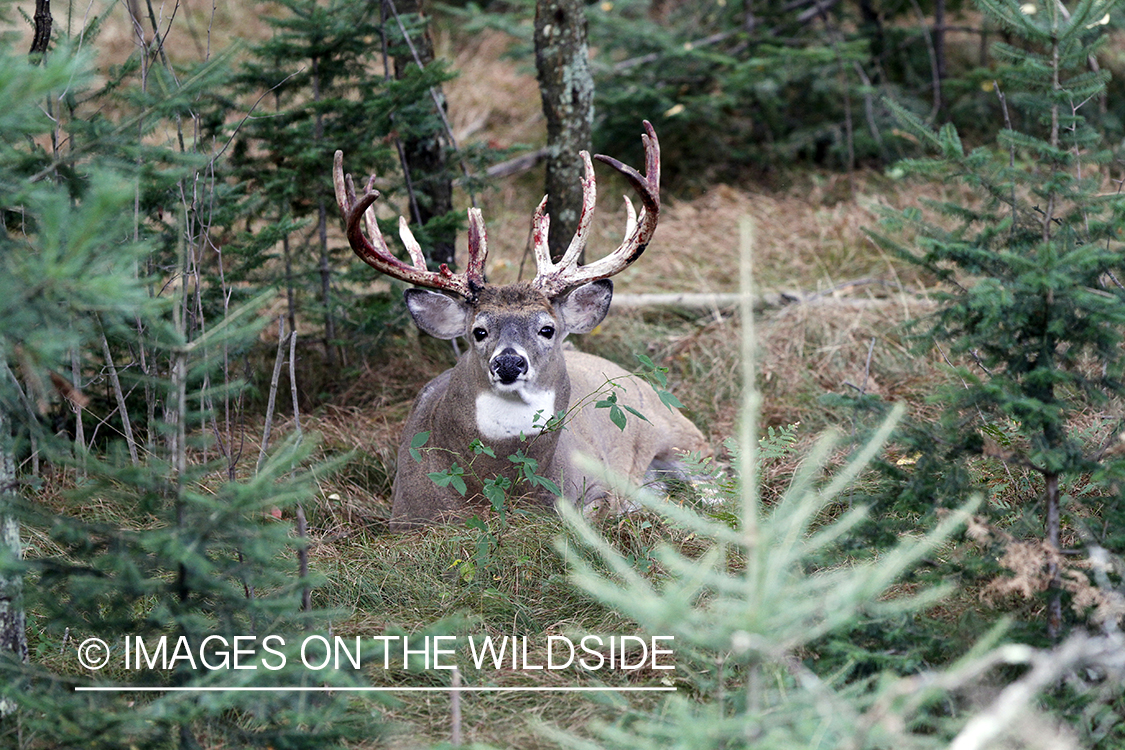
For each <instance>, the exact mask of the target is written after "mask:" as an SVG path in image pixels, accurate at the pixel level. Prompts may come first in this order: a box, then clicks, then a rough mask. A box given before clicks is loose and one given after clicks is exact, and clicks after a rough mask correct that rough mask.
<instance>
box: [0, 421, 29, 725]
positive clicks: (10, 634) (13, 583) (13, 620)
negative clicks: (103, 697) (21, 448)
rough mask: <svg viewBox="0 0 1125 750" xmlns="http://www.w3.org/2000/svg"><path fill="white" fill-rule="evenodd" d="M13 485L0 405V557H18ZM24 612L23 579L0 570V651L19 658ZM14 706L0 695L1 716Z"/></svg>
mask: <svg viewBox="0 0 1125 750" xmlns="http://www.w3.org/2000/svg"><path fill="white" fill-rule="evenodd" d="M15 488H16V462H15V457H14V456H13V455H12V441H11V434H10V427H9V426H8V421H7V415H6V414H5V413H4V411H3V409H0V557H3V558H8V559H12V560H19V559H20V557H21V556H22V547H21V546H20V527H19V522H18V521H16V518H15V516H13V515H11V513H10V512H9V509H8V497H9V496H10V495H11V494H13V493H14V492H15ZM25 624H26V622H25V619H24V612H23V580H22V578H21V577H20V576H19V575H18V574H15V575H7V574H5V573H3V572H0V654H2V653H7V652H11V653H14V654H15V655H16V657H17V658H18V659H19V660H20V661H24V662H26V661H27V629H26V627H25ZM15 708H16V706H15V705H14V704H13V703H12V702H11V701H9V700H7V699H0V716H6V715H7V714H10V713H12V711H14V710H15Z"/></svg>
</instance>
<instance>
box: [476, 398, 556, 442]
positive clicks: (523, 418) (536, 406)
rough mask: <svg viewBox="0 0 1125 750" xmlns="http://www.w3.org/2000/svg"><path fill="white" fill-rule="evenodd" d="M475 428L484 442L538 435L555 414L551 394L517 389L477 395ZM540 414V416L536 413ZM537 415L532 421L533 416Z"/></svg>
mask: <svg viewBox="0 0 1125 750" xmlns="http://www.w3.org/2000/svg"><path fill="white" fill-rule="evenodd" d="M476 406H477V429H478V430H480V434H481V437H483V438H485V439H486V440H505V439H507V438H518V437H519V436H520V434H521V433H522V434H524V435H529V436H530V435H538V434H539V433H540V432H542V431H543V426H544V425H545V424H546V423H547V420H548V419H550V418H551V417H553V416H554V415H555V392H554V391H553V390H546V391H540V390H533V389H530V388H518V389H513V390H510V391H506V392H504V393H497V392H496V391H492V390H487V391H485V392H483V393H481V394H479V395H478V396H477V404H476ZM540 412H541V414H540ZM536 414H540V416H539V419H538V420H536V418H535V415H536Z"/></svg>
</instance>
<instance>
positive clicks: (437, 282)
mask: <svg viewBox="0 0 1125 750" xmlns="http://www.w3.org/2000/svg"><path fill="white" fill-rule="evenodd" d="M332 179H333V182H334V183H335V186H336V202H337V203H338V204H340V210H341V211H342V212H343V214H344V223H345V224H346V226H347V234H348V243H349V244H351V246H352V250H354V251H355V253H356V255H358V256H359V257H360V258H361V259H362V260H363V262H365V263H367V265H369V266H371V267H372V268H374V269H375V270H376V271H379V272H381V273H385V274H386V275H388V276H390V277H392V278H396V279H399V280H400V281H405V282H407V283H409V284H417V285H418V286H424V287H429V288H431V289H442V290H445V291H449V292H454V293H456V294H459V295H461V296H462V297H464V298H465V299H467V300H475V299H476V298H477V295H478V294H480V290H481V288H482V287H483V286H484V262H485V259H486V258H487V257H488V235H487V233H486V232H485V229H484V217H483V216H482V215H481V212H480V209H478V208H470V209H469V261H468V263H466V264H465V271H464V272H463V273H454V272H453V271H451V270H449V267H448V266H447V265H445V264H444V263H442V264H441V268H439V269H438V270H437V271H431V270H429V269H428V268H426V258H425V256H424V255H423V254H422V248H421V246H420V245H419V244H418V240H416V239H415V238H414V234H413V233H412V232H411V231H410V227H409V226H407V223H406V219H405V218H403V217H401V216H400V217H399V220H398V232H399V237H400V238H401V239H402V244H404V245H405V246H406V251H407V252H408V253H409V254H410V261H411V265H407V264H406V263H403V262H402V261H401V260H399V259H398V258H396V257H395V256H394V254H393V253H392V252H391V251H390V249H389V248H388V247H387V242H386V240H385V239H383V235H382V233H381V232H380V231H379V225H378V224H377V223H376V221H375V209H374V208H373V206H374V204H375V201H376V200H378V198H379V191H378V190H376V189H375V176H374V175H372V176H371V178H370V179H369V180H368V181H367V186H366V187H364V189H363V195H361V196H359V197H357V196H356V192H355V185H354V184H353V182H352V176H351V175H345V174H344V152H343V151H337V152H336V158H335V159H334V161H333V165H332ZM364 229H366V234H365V233H364ZM369 238H370V239H369Z"/></svg>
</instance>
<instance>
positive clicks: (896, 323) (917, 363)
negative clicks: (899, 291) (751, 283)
mask: <svg viewBox="0 0 1125 750" xmlns="http://www.w3.org/2000/svg"><path fill="white" fill-rule="evenodd" d="M860 302H862V300H860ZM871 302H872V304H861V305H856V306H852V305H851V304H849V301H848V300H844V299H836V300H826V301H825V303H824V304H804V305H793V306H790V307H786V308H782V309H781V310H780V311H779V312H777V313H776V314H774V315H771V316H767V317H765V318H764V319H763V320H762V321H761V322H760V323H759V324H758V332H759V337H760V340H759V346H760V349H761V351H762V359H761V364H760V368H761V373H762V376H761V377H762V380H763V383H764V384H763V396H764V398H763V419H764V421H765V423H766V424H774V425H776V424H790V423H792V422H797V421H800V422H802V423H803V424H807V425H808V427H809V428H810V429H812V430H814V431H819V430H821V429H823V428H824V427H827V426H828V424H827V423H826V422H825V419H824V418H825V416H826V415H825V414H824V413H823V410H819V411H820V413H819V414H818V413H817V411H818V410H817V409H816V406H815V405H816V403H817V402H818V401H819V399H820V397H821V396H822V395H824V394H825V393H833V392H835V393H841V392H853V393H854V392H859V391H862V392H864V393H871V394H876V395H879V396H881V397H883V398H884V399H885V400H887V401H898V400H912V399H914V398H917V397H918V395H919V392H920V391H921V392H922V393H924V392H926V391H927V390H928V386H927V384H926V381H928V380H929V377H930V374H931V373H932V368H931V367H930V366H929V361H928V360H926V359H920V358H918V357H916V356H915V355H914V354H913V353H912V352H911V351H910V348H909V345H908V343H907V342H905V341H904V339H903V336H902V334H901V325H902V323H903V322H904V321H905V319H906V318H907V317H908V316H910V315H917V314H920V313H921V312H922V311H923V310H924V306H923V304H924V303H920V302H919V301H917V300H915V299H914V298H912V297H908V296H906V295H898V296H896V297H894V298H889V299H884V300H871ZM873 342H874V343H873Z"/></svg>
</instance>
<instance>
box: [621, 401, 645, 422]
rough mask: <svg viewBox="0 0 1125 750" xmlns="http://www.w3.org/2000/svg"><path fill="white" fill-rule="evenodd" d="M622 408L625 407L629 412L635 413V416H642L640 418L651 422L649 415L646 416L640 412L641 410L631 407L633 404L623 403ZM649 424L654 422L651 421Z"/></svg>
mask: <svg viewBox="0 0 1125 750" xmlns="http://www.w3.org/2000/svg"><path fill="white" fill-rule="evenodd" d="M622 408H624V409H625V411H627V412H629V413H630V414H632V415H633V416H634V417H638V418H640V419H643V420H644V421H646V422H649V419H648V417H646V416H645V415H644V414H641V413H640V412H639V411H637V410H636V409H634V408H633V407H631V406H628V405H626V404H622ZM649 424H652V423H651V422H649Z"/></svg>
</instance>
